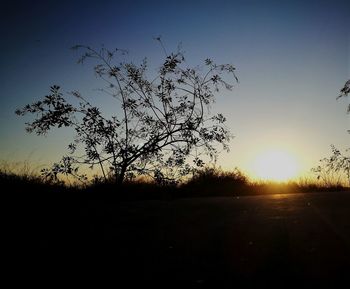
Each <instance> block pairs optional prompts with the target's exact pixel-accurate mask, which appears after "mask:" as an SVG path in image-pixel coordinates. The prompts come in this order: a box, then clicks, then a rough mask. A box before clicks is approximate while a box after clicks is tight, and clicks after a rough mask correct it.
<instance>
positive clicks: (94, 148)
mask: <svg viewBox="0 0 350 289" xmlns="http://www.w3.org/2000/svg"><path fill="white" fill-rule="evenodd" d="M157 40H158V41H159V42H160V44H161V45H162V47H163V48H164V46H163V44H162V42H161V40H160V38H157ZM73 49H75V50H79V51H82V56H81V57H80V58H79V60H78V63H83V62H84V61H86V60H87V59H94V60H96V61H97V64H96V65H95V67H94V72H95V74H96V76H97V77H98V78H99V79H101V80H102V81H104V82H105V83H106V84H107V88H105V89H101V90H102V91H103V92H105V93H107V94H108V95H110V96H111V97H112V98H113V99H114V100H115V101H116V103H117V104H118V105H119V111H116V112H115V114H114V115H112V116H110V117H107V116H106V115H104V114H103V113H102V111H101V108H100V107H97V106H94V105H92V104H91V103H90V102H89V101H88V100H87V99H86V98H85V97H83V96H82V95H81V94H80V93H79V92H78V91H72V92H71V93H70V96H73V97H75V98H76V99H77V100H78V101H79V104H78V105H77V106H75V105H73V104H71V103H69V102H68V101H67V99H66V97H64V95H63V94H62V92H61V90H60V87H59V86H57V85H54V86H52V87H51V93H50V94H49V95H47V96H45V97H44V98H43V99H42V100H40V101H37V102H35V103H33V104H28V105H26V106H25V107H23V108H22V109H17V110H16V114H18V115H22V116H23V115H26V114H31V115H33V116H34V120H33V121H32V122H27V123H26V125H27V127H26V130H27V131H28V132H29V133H31V132H35V133H36V134H38V135H44V134H46V133H47V132H48V131H49V130H50V129H52V128H53V127H69V128H71V129H73V130H74V131H75V137H74V140H73V142H72V143H71V144H69V146H68V149H69V152H70V153H69V154H67V155H65V156H63V158H62V160H61V161H60V162H59V163H55V164H54V165H53V166H52V168H50V169H44V170H43V171H42V173H43V175H44V176H45V177H46V178H47V179H50V180H57V179H58V176H59V175H60V174H64V175H71V176H74V177H76V178H78V179H79V180H81V181H83V180H85V179H86V175H85V174H81V173H80V171H79V168H80V167H81V166H84V165H86V166H88V167H90V168H91V169H93V168H95V167H97V168H98V169H99V170H100V172H101V175H102V178H103V179H104V180H105V181H107V180H108V179H113V180H114V182H116V183H117V184H122V183H123V182H125V180H130V179H133V178H135V177H136V176H140V175H143V176H151V177H152V178H153V179H154V180H155V181H156V182H157V183H159V184H174V183H176V182H178V180H179V179H180V178H182V177H183V176H186V175H188V174H189V173H191V172H193V171H194V169H196V168H201V167H203V166H204V164H205V161H207V160H208V161H209V162H210V161H212V160H215V158H216V156H217V153H218V149H219V146H221V147H222V149H224V150H229V147H228V143H229V141H230V137H231V134H230V132H229V130H228V128H227V127H226V126H225V121H226V119H225V117H224V116H223V115H222V114H220V113H219V114H217V115H211V114H210V107H211V105H212V104H213V102H214V99H215V95H216V94H217V93H218V92H219V91H220V90H221V89H222V88H224V89H228V90H231V89H232V88H233V82H234V81H238V79H237V77H236V75H235V67H234V66H233V65H231V64H220V65H218V64H215V63H214V62H213V61H212V60H211V59H206V60H205V62H204V64H203V67H198V66H197V67H188V66H186V62H185V57H184V54H183V52H182V51H181V49H180V48H178V50H177V52H175V53H170V54H166V55H165V59H164V61H163V63H162V65H161V66H160V67H159V69H158V71H157V75H156V76H153V77H152V79H150V76H148V75H147V73H148V71H147V68H148V64H147V60H146V59H144V60H143V62H142V63H141V64H140V65H136V64H134V63H133V62H132V61H129V62H127V61H122V62H117V61H114V57H115V56H118V54H119V53H122V54H123V55H124V54H125V51H123V50H118V49H115V50H113V51H111V50H108V49H106V48H104V47H102V48H101V49H100V50H95V49H93V48H91V47H89V46H82V45H77V46H74V47H73ZM164 52H165V53H166V51H165V49H164ZM228 77H229V78H228ZM79 146H81V147H79ZM82 151H83V152H82ZM80 153H81V154H80Z"/></svg>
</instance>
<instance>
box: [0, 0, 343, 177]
mask: <svg viewBox="0 0 350 289" xmlns="http://www.w3.org/2000/svg"><path fill="white" fill-rule="evenodd" d="M349 11H350V2H349V1H189V0H188V1H96V3H90V2H89V1H43V3H41V1H7V2H6V1H5V2H4V4H2V9H1V20H0V21H1V26H0V27H1V28H0V29H1V35H2V41H1V42H2V45H1V46H0V52H1V53H0V63H1V66H0V77H1V84H2V90H1V92H0V110H1V113H0V117H1V123H0V139H1V142H0V158H2V159H7V160H19V159H30V160H31V161H35V162H40V163H49V162H52V161H55V160H58V159H59V156H60V155H62V154H63V153H64V152H65V146H66V144H68V143H69V135H70V134H69V132H67V131H65V130H61V131H59V130H57V131H54V132H52V133H50V134H49V135H48V136H47V137H37V136H35V135H28V134H26V133H25V131H24V121H25V119H23V118H19V117H17V116H16V115H15V114H14V110H15V109H16V108H17V107H21V106H23V105H25V104H27V103H30V102H32V101H34V100H37V99H40V98H42V97H43V96H44V95H45V94H47V92H48V90H49V87H50V86H51V85H52V84H58V85H60V86H61V87H62V88H63V90H64V91H71V90H80V91H81V92H83V93H84V94H85V95H88V96H90V97H91V98H94V99H97V97H99V98H98V100H97V102H98V103H99V104H101V105H102V106H103V103H104V98H103V97H102V96H101V95H96V91H95V90H94V89H95V88H99V87H101V85H103V84H101V83H99V82H97V81H96V79H95V77H94V75H93V72H92V70H91V66H89V65H84V66H81V65H77V64H76V60H77V55H76V54H75V53H74V52H72V51H71V50H70V49H69V48H70V47H71V46H73V45H74V44H87V45H90V46H94V47H100V45H101V44H104V45H105V46H106V47H111V48H114V47H118V48H126V49H128V50H129V52H130V55H131V57H132V58H133V59H134V60H135V62H137V61H138V60H141V59H142V58H143V57H148V59H149V61H150V62H151V63H152V64H154V65H157V64H160V60H161V57H162V56H163V54H162V51H161V49H160V47H159V45H158V44H157V43H156V41H154V39H153V37H155V36H158V35H162V39H163V42H164V43H165V46H166V47H167V49H168V50H169V51H171V50H175V49H176V47H177V44H178V43H180V42H181V43H182V47H183V49H184V50H185V52H186V55H185V56H186V59H187V61H188V63H189V64H192V65H196V64H199V63H202V61H203V60H204V59H205V58H207V57H210V58H212V59H214V60H216V61H217V62H221V63H232V64H234V65H235V66H236V68H237V75H238V77H239V80H240V82H239V84H238V85H237V86H236V88H235V89H234V90H233V91H232V92H229V93H223V94H221V95H219V96H218V97H217V102H216V106H215V110H217V111H220V112H223V113H224V114H225V116H226V117H227V119H228V126H229V127H230V128H231V131H232V133H233V134H234V135H235V136H236V137H235V138H234V139H233V141H232V143H231V152H230V153H229V154H222V155H221V156H220V158H219V165H221V166H223V167H224V168H233V167H235V166H238V167H240V168H242V169H244V170H246V171H249V166H250V164H251V162H252V160H253V159H254V157H255V156H256V155H257V154H259V153H260V152H261V151H263V150H264V149H269V148H273V147H276V148H281V149H286V150H288V151H290V152H292V153H293V154H294V155H296V156H297V157H298V158H299V159H300V163H301V164H302V168H303V169H304V170H305V171H307V170H309V168H310V167H311V166H312V165H315V164H316V163H317V161H318V160H319V159H320V158H321V157H324V156H327V155H328V154H329V153H330V144H335V145H336V146H337V147H339V148H341V149H345V148H346V147H349V143H350V142H349V140H350V135H349V134H347V133H346V129H349V127H350V121H349V115H347V114H346V106H347V103H348V101H349V100H348V99H343V100H338V101H336V99H335V98H336V96H337V95H338V93H339V89H340V88H341V87H342V85H343V84H344V83H345V81H346V80H347V79H349V78H350V35H349V33H350V32H349V31H350V29H349V27H350V20H349V16H348V14H349ZM27 120H28V119H27Z"/></svg>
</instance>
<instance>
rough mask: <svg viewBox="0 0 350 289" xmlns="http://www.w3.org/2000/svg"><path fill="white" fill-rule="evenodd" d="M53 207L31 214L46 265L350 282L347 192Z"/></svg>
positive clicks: (225, 278) (130, 280)
mask: <svg viewBox="0 0 350 289" xmlns="http://www.w3.org/2000/svg"><path fill="white" fill-rule="evenodd" d="M51 206H52V208H54V209H52V208H50V204H46V205H44V207H45V210H44V211H42V212H40V213H39V214H38V213H37V214H36V215H35V214H34V215H35V218H34V217H32V218H29V220H27V226H29V227H30V225H31V227H30V231H29V233H28V235H27V241H28V240H30V241H31V243H30V244H32V245H33V246H34V250H35V253H33V255H34V256H35V257H34V258H37V259H38V260H39V261H40V262H41V264H44V265H43V266H41V267H39V268H38V270H39V271H40V270H43V268H46V265H47V266H48V268H50V264H51V265H53V264H54V265H57V263H58V261H63V262H64V264H65V265H64V266H63V267H59V266H57V267H59V268H61V270H62V272H61V273H60V274H61V275H62V276H66V275H69V274H72V275H75V276H76V274H77V273H76V272H77V269H78V268H82V266H83V268H87V269H88V271H86V272H90V273H89V274H91V272H95V271H94V270H95V269H98V268H100V269H101V268H103V269H101V271H102V272H103V274H104V276H105V278H107V276H108V277H109V278H110V277H111V276H113V278H112V279H113V282H114V283H115V284H127V286H125V285H124V286H121V287H120V288H134V286H142V287H144V288H146V287H145V286H146V285H150V286H153V287H154V286H158V287H162V288H258V287H259V288H287V287H288V288H295V287H299V286H302V287H304V285H308V286H310V288H313V287H314V286H320V285H325V287H328V288H347V286H348V284H349V280H350V194H349V193H345V192H343V193H342V192H334V193H331V192H327V193H309V194H288V195H280V194H276V195H266V196H244V197H234V196H233V197H217V198H193V199H176V200H162V201H160V200H157V201H132V202H120V203H119V202H116V203H113V202H107V201H102V200H95V201H94V200H90V201H88V202H81V203H79V204H74V205H71V206H70V207H69V206H68V205H67V206H68V208H65V205H62V203H60V205H57V202H52V203H51ZM41 207H43V206H41ZM45 214H46V215H45ZM96 260H97V261H96ZM48 268H46V269H45V270H46V272H47V273H49V272H50V269H48ZM55 270H57V269H55ZM74 270H75V271H74ZM56 273H57V272H56ZM85 278H86V275H85ZM343 282H346V283H344V284H347V285H343V286H341V284H343Z"/></svg>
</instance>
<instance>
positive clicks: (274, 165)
mask: <svg viewBox="0 0 350 289" xmlns="http://www.w3.org/2000/svg"><path fill="white" fill-rule="evenodd" d="M253 171H254V174H255V175H256V177H257V178H260V179H263V180H272V181H286V180H289V179H291V178H293V177H295V176H296V175H297V173H298V163H297V161H296V159H295V158H294V157H293V156H292V155H291V154H289V153H288V152H285V151H278V150H271V151H266V152H264V153H262V154H261V155H259V156H258V157H257V158H256V159H255V161H254V163H253Z"/></svg>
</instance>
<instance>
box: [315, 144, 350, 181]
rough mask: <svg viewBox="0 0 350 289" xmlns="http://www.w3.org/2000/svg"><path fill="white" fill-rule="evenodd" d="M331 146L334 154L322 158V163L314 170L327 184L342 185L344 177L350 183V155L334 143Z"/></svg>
mask: <svg viewBox="0 0 350 289" xmlns="http://www.w3.org/2000/svg"><path fill="white" fill-rule="evenodd" d="M331 148H332V155H331V156H330V157H329V158H323V159H321V160H320V165H318V166H317V167H315V168H313V169H312V171H313V172H314V173H315V174H317V178H318V179H319V180H322V182H323V183H324V184H325V186H332V185H334V184H339V185H341V183H342V180H344V177H345V179H346V180H347V182H348V184H349V185H350V156H346V155H345V154H344V153H342V152H341V151H340V150H338V149H337V148H336V147H335V146H334V145H331Z"/></svg>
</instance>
